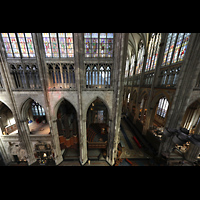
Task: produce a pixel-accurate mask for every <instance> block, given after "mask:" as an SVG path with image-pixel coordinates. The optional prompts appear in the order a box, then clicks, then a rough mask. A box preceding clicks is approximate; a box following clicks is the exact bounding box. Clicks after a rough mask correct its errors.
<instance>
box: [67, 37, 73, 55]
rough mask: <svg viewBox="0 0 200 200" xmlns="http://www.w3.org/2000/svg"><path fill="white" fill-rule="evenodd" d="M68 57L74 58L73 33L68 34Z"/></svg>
mask: <svg viewBox="0 0 200 200" xmlns="http://www.w3.org/2000/svg"><path fill="white" fill-rule="evenodd" d="M66 45H67V56H68V57H74V48H73V36H72V33H66Z"/></svg>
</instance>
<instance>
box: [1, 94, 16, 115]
mask: <svg viewBox="0 0 200 200" xmlns="http://www.w3.org/2000/svg"><path fill="white" fill-rule="evenodd" d="M5 100H6V99H5ZM5 100H4V99H2V98H1V99H0V102H2V103H3V104H4V105H5V106H7V107H8V108H9V109H10V111H11V112H12V113H13V107H12V106H11V105H9V104H8V103H7V102H6V101H5Z"/></svg>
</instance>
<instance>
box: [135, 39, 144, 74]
mask: <svg viewBox="0 0 200 200" xmlns="http://www.w3.org/2000/svg"><path fill="white" fill-rule="evenodd" d="M144 52H145V51H144V44H143V42H142V41H141V42H140V44H139V50H138V56H137V66H136V71H135V73H136V74H140V73H141V72H142V66H143V61H144Z"/></svg>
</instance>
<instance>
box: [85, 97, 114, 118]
mask: <svg viewBox="0 0 200 200" xmlns="http://www.w3.org/2000/svg"><path fill="white" fill-rule="evenodd" d="M96 99H100V100H101V101H102V102H103V104H104V105H105V106H106V108H107V110H108V116H109V118H110V116H111V110H110V107H109V106H108V103H107V102H106V101H105V100H104V99H103V98H101V97H99V96H95V97H93V98H92V99H91V100H90V101H89V103H88V104H87V106H86V107H85V111H86V112H85V118H87V111H88V109H89V107H90V105H91V104H92V103H93V102H94V101H95V100H96Z"/></svg>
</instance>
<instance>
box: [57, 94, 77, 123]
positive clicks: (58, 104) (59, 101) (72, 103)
mask: <svg viewBox="0 0 200 200" xmlns="http://www.w3.org/2000/svg"><path fill="white" fill-rule="evenodd" d="M64 100H66V101H68V102H69V103H70V104H71V105H72V106H73V107H74V109H75V110H76V113H77V114H78V111H77V108H76V106H75V105H74V102H72V101H71V100H69V99H67V98H65V97H62V98H61V99H59V100H58V102H57V103H56V104H55V106H54V109H53V119H57V113H58V108H59V107H60V104H61V103H62V102H63V101H64Z"/></svg>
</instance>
